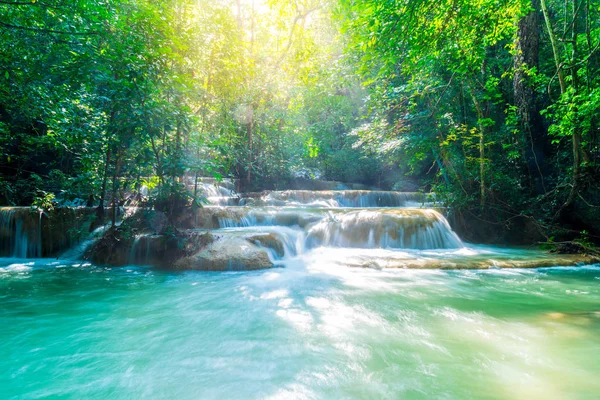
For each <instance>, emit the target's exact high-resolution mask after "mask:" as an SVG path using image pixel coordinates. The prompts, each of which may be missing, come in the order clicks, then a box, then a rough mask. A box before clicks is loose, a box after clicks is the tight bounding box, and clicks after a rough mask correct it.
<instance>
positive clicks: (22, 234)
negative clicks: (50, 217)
mask: <svg viewBox="0 0 600 400" xmlns="http://www.w3.org/2000/svg"><path fill="white" fill-rule="evenodd" d="M42 223H43V213H42V212H41V211H38V210H35V209H31V208H27V207H3V208H0V254H1V255H3V256H9V257H15V258H35V257H41V256H42Z"/></svg>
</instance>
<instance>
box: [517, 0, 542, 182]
mask: <svg viewBox="0 0 600 400" xmlns="http://www.w3.org/2000/svg"><path fill="white" fill-rule="evenodd" d="M538 7H539V0H531V8H532V10H531V11H530V12H529V14H527V15H526V16H524V17H523V18H521V20H520V21H519V25H518V30H517V38H516V40H515V55H514V60H513V62H514V76H513V92H514V96H515V106H516V107H517V116H518V117H519V128H520V130H521V132H524V133H525V135H526V138H525V142H529V146H528V147H529V148H528V149H526V151H525V158H526V162H527V167H528V169H529V171H530V173H531V171H535V172H534V174H535V175H536V176H537V178H538V179H537V180H536V185H535V190H536V192H537V193H545V192H546V187H545V184H544V173H543V172H542V171H543V168H544V167H543V164H544V158H545V151H544V150H545V136H546V135H545V130H544V128H543V126H542V123H541V117H540V114H539V110H538V109H537V106H536V96H535V90H534V88H533V85H532V84H531V82H530V77H529V73H528V70H529V69H531V68H537V67H538V61H539V57H538V55H539V38H540V32H539V18H538Z"/></svg>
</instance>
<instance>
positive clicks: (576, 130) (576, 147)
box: [562, 0, 582, 210]
mask: <svg viewBox="0 0 600 400" xmlns="http://www.w3.org/2000/svg"><path fill="white" fill-rule="evenodd" d="M578 12H579V6H578V5H577V1H576V0H573V4H572V18H573V23H572V24H571V86H572V88H573V91H574V93H575V94H577V93H578V92H579V77H578V76H577V74H578V71H579V66H578V62H577V60H578V48H577V30H578V26H579V24H578V21H577V20H578V15H577V14H578ZM573 106H574V108H575V109H574V110H573V111H574V112H573V118H574V119H575V121H573V136H572V143H573V182H572V184H571V192H570V193H569V197H568V198H567V201H566V202H565V204H564V205H563V207H562V209H563V210H564V209H566V208H567V207H569V206H570V205H571V204H573V202H574V201H575V197H576V196H577V193H579V182H580V180H581V179H580V175H581V154H582V150H581V127H580V123H579V117H578V112H579V110H578V109H577V104H575V103H574V104H573Z"/></svg>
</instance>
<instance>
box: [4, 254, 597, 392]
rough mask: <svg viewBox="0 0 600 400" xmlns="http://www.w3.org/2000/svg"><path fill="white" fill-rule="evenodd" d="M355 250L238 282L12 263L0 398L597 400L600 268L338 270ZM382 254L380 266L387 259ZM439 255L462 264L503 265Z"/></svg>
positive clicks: (306, 258) (311, 257)
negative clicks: (459, 261) (461, 261)
mask: <svg viewBox="0 0 600 400" xmlns="http://www.w3.org/2000/svg"><path fill="white" fill-rule="evenodd" d="M353 251H355V253H352V252H351V251H350V250H349V249H315V250H314V251H310V252H308V253H306V254H304V255H302V256H301V257H294V258H289V259H286V260H282V261H280V262H281V263H282V264H283V265H282V266H284V268H275V269H271V270H266V271H255V272H231V273H201V272H188V273H178V274H175V273H167V272H161V271H157V270H152V269H147V268H141V267H124V268H114V269H110V268H103V267H98V266H94V265H90V264H88V263H74V262H65V261H57V260H48V259H37V260H6V259H4V260H2V261H0V262H1V263H2V264H0V298H1V302H0V332H1V333H0V371H2V374H0V389H1V391H2V398H39V397H60V396H63V397H69V398H90V397H98V398H178V399H197V398H203V399H206V398H219V399H223V398H228V399H229V398H244V399H245V398H261V399H262V398H267V399H317V398H318V399H329V398H364V399H373V398H377V399H379V398H383V399H385V398H389V399H397V398H407V399H432V398H446V399H472V398H490V399H593V398H597V393H600V382H599V381H598V379H597V378H596V377H597V376H598V373H600V363H598V360H597V356H598V354H600V340H599V339H598V338H599V337H600V314H599V313H600V267H599V266H588V267H573V268H564V269H559V268H547V269H537V270H521V269H513V270H499V269H492V270H487V271H477V270H475V271H473V270H470V271H442V270H404V269H400V270H399V269H377V268H348V267H347V266H343V265H341V264H343V263H344V262H346V261H347V260H351V259H353V258H356V257H359V256H360V254H361V252H363V253H362V254H364V252H365V251H367V250H366V249H353ZM370 251H371V252H372V253H371V254H370V255H371V256H374V258H375V259H377V257H376V256H377V254H381V256H382V257H381V259H384V258H389V256H390V254H389V253H385V252H389V250H385V249H372V250H370ZM440 251H444V252H445V254H444V257H448V256H451V257H452V256H453V257H457V258H458V257H466V256H478V254H483V253H485V252H486V251H487V252H497V250H496V249H490V248H470V249H448V250H440ZM465 252H466V253H465ZM469 252H473V253H469ZM401 253H402V252H400V251H398V252H397V254H395V255H396V256H398V257H402V254H401ZM408 253H410V251H408ZM467 253H468V254H467ZM437 254H438V251H434V250H432V251H423V252H421V253H420V256H422V257H426V256H429V257H435V256H436V255H437ZM413 255H414V254H413ZM510 256H512V257H518V256H519V253H518V252H515V253H514V254H510Z"/></svg>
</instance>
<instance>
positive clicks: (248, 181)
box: [246, 115, 254, 190]
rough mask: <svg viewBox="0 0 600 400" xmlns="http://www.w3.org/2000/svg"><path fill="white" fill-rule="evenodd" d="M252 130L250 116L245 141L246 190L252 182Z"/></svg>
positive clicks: (251, 118) (252, 125)
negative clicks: (246, 148) (246, 157)
mask: <svg viewBox="0 0 600 400" xmlns="http://www.w3.org/2000/svg"><path fill="white" fill-rule="evenodd" d="M253 130H254V115H252V116H251V117H250V122H249V123H248V132H247V139H248V171H247V173H246V190H248V189H249V188H250V184H251V182H252V162H253V161H254V160H253V157H252V139H253V133H254V132H253Z"/></svg>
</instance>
